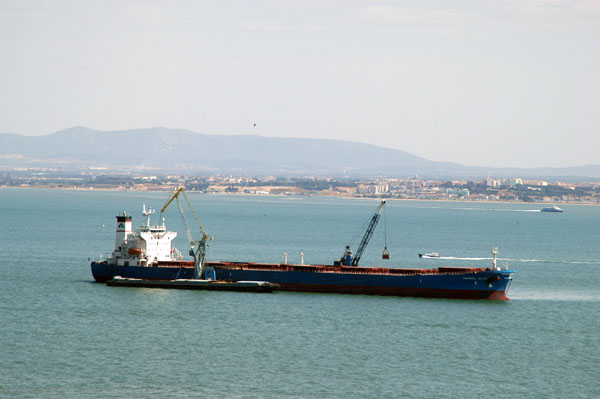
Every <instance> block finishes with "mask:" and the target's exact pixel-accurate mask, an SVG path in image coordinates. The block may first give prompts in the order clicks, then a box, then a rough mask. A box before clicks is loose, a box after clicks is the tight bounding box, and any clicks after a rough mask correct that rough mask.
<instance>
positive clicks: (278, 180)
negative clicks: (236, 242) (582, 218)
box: [0, 169, 600, 204]
mask: <svg viewBox="0 0 600 399" xmlns="http://www.w3.org/2000/svg"><path fill="white" fill-rule="evenodd" d="M178 186H185V187H186V190H188V192H192V193H193V192H196V193H218V194H240V195H241V194H245V195H279V196H317V195H320V196H341V197H358V198H390V199H391V198H393V199H413V200H440V201H443V200H463V201H503V202H540V203H585V204H600V182H598V181H591V182H578V183H569V182H556V181H554V182H547V181H543V180H524V179H521V178H519V177H514V178H494V177H490V176H488V177H485V178H482V179H481V180H448V181H444V180H428V179H421V178H418V177H413V178H372V179H351V178H333V177H323V176H305V177H277V176H264V177H248V176H231V175H230V176H182V175H158V174H157V175H152V174H148V173H140V174H138V175H129V174H125V173H122V174H117V173H115V174H107V173H105V172H104V171H94V170H93V171H86V172H73V173H70V174H66V173H63V172H62V171H61V170H60V169H58V170H57V169H46V170H30V169H20V170H11V171H2V172H0V187H31V188H57V189H87V190H137V191H170V190H172V189H174V188H175V187H178Z"/></svg>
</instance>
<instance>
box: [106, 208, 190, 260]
mask: <svg viewBox="0 0 600 399" xmlns="http://www.w3.org/2000/svg"><path fill="white" fill-rule="evenodd" d="M142 214H143V215H144V216H145V217H146V222H145V223H144V224H143V225H141V226H139V227H138V228H137V229H136V230H135V231H132V221H131V216H130V215H128V214H127V212H123V213H122V214H121V215H119V216H117V231H116V236H115V250H114V251H113V252H112V255H111V257H110V258H109V262H110V263H113V264H117V265H120V266H152V265H154V264H155V263H157V262H164V261H174V260H177V259H181V253H180V252H179V251H178V250H177V249H176V248H173V247H172V241H173V239H175V237H177V233H176V232H174V231H167V227H166V226H165V219H164V218H163V219H162V224H161V225H154V226H153V225H151V223H150V215H153V214H154V210H153V209H148V210H146V206H145V205H144V206H143V208H142Z"/></svg>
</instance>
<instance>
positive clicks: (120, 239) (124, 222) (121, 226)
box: [115, 211, 132, 251]
mask: <svg viewBox="0 0 600 399" xmlns="http://www.w3.org/2000/svg"><path fill="white" fill-rule="evenodd" d="M131 231H132V222H131V215H129V214H127V212H125V211H124V212H123V213H122V214H121V215H118V216H117V232H116V235H115V251H120V250H121V247H122V246H123V243H125V241H127V236H129V234H131Z"/></svg>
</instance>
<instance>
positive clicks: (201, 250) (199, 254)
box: [160, 187, 212, 278]
mask: <svg viewBox="0 0 600 399" xmlns="http://www.w3.org/2000/svg"><path fill="white" fill-rule="evenodd" d="M180 194H183V197H184V198H185V202H186V203H187V205H188V208H190V211H191V212H192V214H193V215H194V218H195V219H196V223H198V227H199V228H200V232H201V233H202V238H201V239H200V240H199V241H196V240H194V239H193V238H192V233H191V231H190V227H189V225H188V223H187V219H186V217H185V212H184V211H183V206H182V205H181V201H180V200H179V196H180ZM173 200H176V201H177V208H178V209H179V216H181V221H182V223H183V227H184V228H185V235H186V237H187V240H188V242H189V244H190V255H192V256H193V257H194V278H203V277H204V264H205V260H206V259H205V256H206V245H207V242H208V241H210V240H212V237H211V236H210V235H209V234H208V233H207V232H206V230H204V227H203V226H202V223H200V218H199V217H198V214H197V213H196V211H195V210H194V207H193V206H192V203H191V202H190V200H189V199H188V197H187V195H186V194H185V188H184V187H179V188H177V189H175V190H174V191H173V192H172V193H171V195H170V196H169V198H168V199H167V202H166V203H165V205H164V206H163V207H162V209H161V210H160V213H161V215H162V214H163V212H164V211H165V210H166V209H167V208H168V207H169V205H170V204H171V203H172V202H173Z"/></svg>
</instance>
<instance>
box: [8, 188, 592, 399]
mask: <svg viewBox="0 0 600 399" xmlns="http://www.w3.org/2000/svg"><path fill="white" fill-rule="evenodd" d="M190 197H191V199H192V201H193V204H194V207H195V208H196V210H197V212H198V214H199V216H200V218H201V219H202V222H203V224H204V226H205V228H206V229H207V230H208V231H209V233H210V234H211V235H212V236H213V237H214V240H213V241H212V242H211V244H210V247H209V258H210V259H212V260H225V259H227V260H251V261H271V262H280V261H283V253H284V251H285V252H287V253H288V257H289V261H290V262H300V253H301V252H303V253H304V259H305V262H306V263H331V262H332V261H333V259H334V258H339V257H340V256H341V254H342V252H343V250H344V246H345V245H346V244H347V243H349V240H351V238H352V237H353V236H355V235H356V233H357V232H359V231H361V228H363V226H365V222H366V221H367V220H368V219H369V217H370V216H371V214H372V212H373V211H374V210H375V208H376V206H377V203H378V202H377V201H376V200H349V199H334V198H287V197H286V198H274V197H238V196H214V195H191V196H190ZM165 199H166V194H164V193H163V194H161V193H140V192H94V191H60V190H28V189H0V317H1V318H0V397H9V398H10V397H15V398H28V397H35V398H38V397H41V398H85V397H93V398H98V397H110V398H164V397H171V396H174V397H216V398H307V397H313V398H399V397H403V398H440V397H448V398H457V397H472V398H479V397H496V398H498V397H500V398H515V397H519V398H527V397H531V398H596V397H600V384H599V383H598V376H599V375H600V374H599V373H600V372H599V370H600V332H599V331H600V322H599V317H600V288H599V285H600V277H599V271H600V257H599V256H598V254H599V252H600V246H599V245H598V243H599V242H600V240H599V239H600V207H594V206H576V205H565V206H561V207H562V208H563V209H565V212H564V213H562V214H549V213H540V212H537V210H539V209H540V208H541V206H539V205H532V204H483V203H473V204H472V203H460V202H457V203H450V202H416V201H389V202H388V206H387V207H386V211H385V213H384V214H383V215H382V218H381V220H380V223H379V226H378V227H377V230H376V232H375V234H374V236H373V238H372V240H371V243H370V245H369V247H368V249H367V251H366V252H365V254H364V256H363V258H362V261H361V264H362V265H373V266H389V267H438V266H462V265H466V266H487V265H490V264H491V249H492V248H493V247H494V246H496V245H497V246H498V247H499V251H500V258H501V259H500V260H499V261H498V263H499V265H501V266H502V267H504V266H505V265H507V266H508V267H509V268H511V269H514V270H515V271H516V275H515V279H514V282H513V284H512V286H511V288H510V291H509V295H508V296H509V297H510V298H511V301H509V302H489V301H464V300H433V299H413V298H392V297H376V296H353V295H328V294H305V293H282V292H278V293H273V294H250V293H233V292H231V293H229V292H202V291H179V290H158V289H136V288H117V287H107V286H105V285H103V284H97V283H93V282H92V276H91V273H90V270H89V262H88V258H91V259H96V258H98V257H99V256H101V255H103V254H105V253H107V252H110V251H111V250H112V248H113V246H114V227H115V226H114V225H115V218H114V217H115V215H116V214H117V213H118V212H120V211H122V210H127V211H129V212H131V213H132V214H133V216H134V225H137V224H140V223H141V222H142V219H141V215H140V210H141V204H142V203H145V204H147V205H151V206H153V207H155V208H158V209H160V207H161V206H162V205H163V203H164V201H165ZM157 217H158V215H156V216H155V220H158V219H157ZM165 217H166V218H167V226H168V227H169V228H170V229H173V230H177V231H179V232H180V236H179V237H178V238H177V241H176V245H177V246H178V247H179V248H180V249H182V252H183V253H186V251H184V249H185V234H183V230H182V228H181V222H180V220H179V216H178V212H177V208H176V207H175V206H172V207H171V208H169V209H168V210H167V212H166V214H165ZM188 220H189V221H190V222H192V221H193V219H192V218H191V217H190V218H188ZM384 232H385V233H386V234H384ZM359 239H360V234H358V238H357V239H356V240H355V241H354V242H353V243H352V246H353V248H356V247H357V243H358V240H359ZM386 240H387V247H388V248H389V250H390V252H391V259H390V260H389V261H383V260H381V251H382V249H383V246H384V244H385V241H386ZM431 251H437V252H440V253H441V255H442V258H441V259H419V258H418V256H417V255H418V253H422V252H431ZM386 262H387V263H386Z"/></svg>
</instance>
